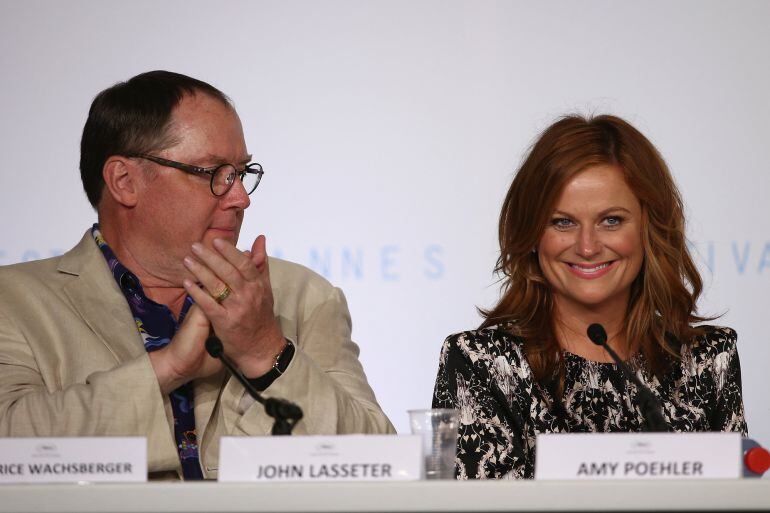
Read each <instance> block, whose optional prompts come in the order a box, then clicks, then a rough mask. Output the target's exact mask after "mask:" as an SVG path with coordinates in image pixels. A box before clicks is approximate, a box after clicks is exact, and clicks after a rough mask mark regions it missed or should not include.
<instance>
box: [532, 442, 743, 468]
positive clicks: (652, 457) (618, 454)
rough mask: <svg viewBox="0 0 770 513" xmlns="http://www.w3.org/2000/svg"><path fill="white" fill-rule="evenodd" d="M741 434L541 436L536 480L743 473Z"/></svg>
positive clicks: (536, 457)
mask: <svg viewBox="0 0 770 513" xmlns="http://www.w3.org/2000/svg"><path fill="white" fill-rule="evenodd" d="M740 455H741V435H740V434H739V433H575V434H544V435H538V437H537V451H536V455H535V479H704V478H706V479H724V478H738V477H740V476H741V470H742V467H741V458H740Z"/></svg>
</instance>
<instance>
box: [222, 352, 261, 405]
mask: <svg viewBox="0 0 770 513" xmlns="http://www.w3.org/2000/svg"><path fill="white" fill-rule="evenodd" d="M219 359H220V360H221V361H222V363H223V364H225V367H227V369H228V370H229V371H230V372H231V373H232V375H233V376H235V379H237V380H238V382H240V384H241V385H243V388H245V389H246V391H247V392H248V393H249V395H250V396H251V397H253V398H254V400H255V401H257V402H258V403H259V404H265V399H264V397H262V394H260V393H259V391H258V390H257V389H256V388H254V385H252V384H251V383H250V382H249V380H248V379H247V378H246V376H244V375H243V373H242V372H241V370H240V369H239V368H238V367H236V365H235V363H234V362H233V361H232V360H231V359H230V358H228V357H227V356H225V353H224V351H223V352H222V353H220V354H219Z"/></svg>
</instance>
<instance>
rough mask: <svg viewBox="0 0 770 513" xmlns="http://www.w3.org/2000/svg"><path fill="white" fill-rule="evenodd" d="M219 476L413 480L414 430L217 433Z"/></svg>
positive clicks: (416, 469) (417, 466) (417, 464)
mask: <svg viewBox="0 0 770 513" xmlns="http://www.w3.org/2000/svg"><path fill="white" fill-rule="evenodd" d="M219 443H220V449H219V481H235V482H244V481H246V482H254V481H269V482H276V481H410V480H411V481H415V480H418V479H420V478H421V477H422V465H423V460H422V445H421V444H422V439H421V438H420V437H419V436H415V435H401V436H395V435H340V436H272V437H270V436H263V437H222V438H221V439H220V442H219Z"/></svg>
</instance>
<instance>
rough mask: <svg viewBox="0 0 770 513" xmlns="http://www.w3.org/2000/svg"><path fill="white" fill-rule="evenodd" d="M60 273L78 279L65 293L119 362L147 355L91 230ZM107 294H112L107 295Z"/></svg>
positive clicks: (64, 258) (65, 257)
mask: <svg viewBox="0 0 770 513" xmlns="http://www.w3.org/2000/svg"><path fill="white" fill-rule="evenodd" d="M59 272H62V273H66V274H71V275H73V276H74V277H75V279H73V280H72V282H71V283H70V284H69V285H67V286H66V287H65V288H64V292H65V294H67V296H68V297H69V298H70V300H71V301H72V305H73V307H74V308H75V309H76V310H77V311H78V313H79V314H80V316H81V317H82V318H83V320H84V321H85V322H86V324H88V326H89V327H90V328H91V329H92V330H93V332H94V333H96V334H97V335H98V336H99V338H100V339H101V340H102V342H104V344H105V345H106V346H107V347H108V348H109V349H110V351H111V352H112V354H114V355H115V359H116V360H117V361H118V362H119V363H123V362H125V361H128V360H132V359H134V358H137V357H138V356H140V355H142V354H144V353H145V349H144V343H143V341H142V337H141V335H140V334H139V330H138V329H137V327H136V323H135V321H134V319H133V316H132V315H131V309H130V308H129V307H128V304H127V303H126V299H125V297H124V296H123V293H122V292H121V291H120V288H119V287H118V284H117V283H116V282H115V279H114V278H113V276H112V273H111V272H110V269H109V268H108V267H107V262H106V260H105V259H104V256H103V255H102V253H101V251H100V250H99V248H98V246H97V245H96V242H95V241H94V239H93V236H92V235H91V230H90V229H89V230H87V231H86V234H85V235H84V236H83V238H82V239H81V241H80V243H78V245H77V246H75V247H74V248H73V249H72V250H71V251H69V252H68V253H66V254H65V255H63V256H62V259H61V261H60V264H59ZM105 291H109V293H108V294H105Z"/></svg>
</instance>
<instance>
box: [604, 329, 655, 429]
mask: <svg viewBox="0 0 770 513" xmlns="http://www.w3.org/2000/svg"><path fill="white" fill-rule="evenodd" d="M602 347H604V349H605V350H606V351H607V352H608V353H609V355H610V356H611V357H612V359H613V360H615V363H616V364H617V365H618V367H620V370H621V371H623V374H625V375H626V379H628V380H629V381H631V382H632V383H633V384H634V385H636V389H637V391H638V394H639V406H640V407H641V408H642V413H643V415H644V421H645V424H646V426H647V429H648V430H649V431H668V429H667V428H666V421H665V419H664V418H663V414H662V413H661V411H660V405H659V404H658V401H657V399H656V398H655V396H654V395H653V393H652V392H651V391H650V389H649V388H647V387H646V386H645V385H644V383H642V382H641V380H640V379H639V377H638V376H637V375H636V373H634V372H633V371H632V370H631V368H630V367H629V366H628V365H627V364H626V362H624V361H623V360H621V359H620V357H619V356H618V353H616V352H615V350H614V349H612V348H611V347H610V345H609V344H608V343H607V342H604V343H603V344H602Z"/></svg>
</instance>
